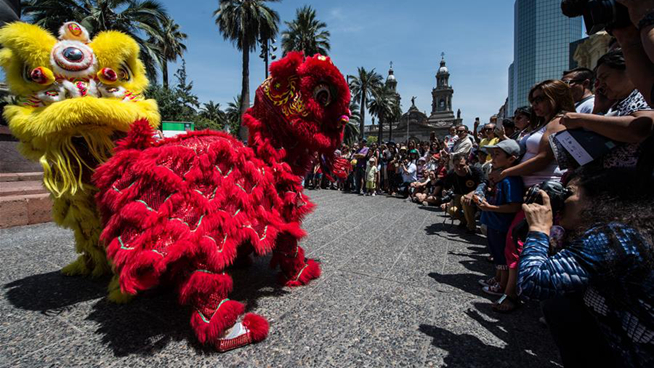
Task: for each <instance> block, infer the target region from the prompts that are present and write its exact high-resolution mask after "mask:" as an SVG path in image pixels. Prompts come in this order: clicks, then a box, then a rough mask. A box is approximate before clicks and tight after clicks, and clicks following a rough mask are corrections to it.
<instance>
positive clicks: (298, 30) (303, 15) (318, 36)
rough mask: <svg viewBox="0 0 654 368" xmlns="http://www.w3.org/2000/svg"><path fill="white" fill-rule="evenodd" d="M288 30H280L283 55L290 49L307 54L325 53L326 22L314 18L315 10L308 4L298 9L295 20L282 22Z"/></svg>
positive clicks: (327, 40) (326, 44)
mask: <svg viewBox="0 0 654 368" xmlns="http://www.w3.org/2000/svg"><path fill="white" fill-rule="evenodd" d="M284 23H285V24H286V26H287V27H288V30H286V31H284V32H282V49H283V50H284V55H286V54H287V53H288V52H290V51H304V54H305V55H307V56H313V55H315V54H322V55H327V53H328V52H329V49H330V45H329V36H330V33H329V31H327V30H326V29H325V28H327V24H326V23H325V22H321V21H319V20H318V19H316V10H315V9H313V8H312V7H311V6H309V5H305V6H304V7H302V8H300V9H298V10H297V11H296V13H295V20H294V21H292V22H284Z"/></svg>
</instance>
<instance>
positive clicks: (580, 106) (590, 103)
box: [575, 95, 595, 114]
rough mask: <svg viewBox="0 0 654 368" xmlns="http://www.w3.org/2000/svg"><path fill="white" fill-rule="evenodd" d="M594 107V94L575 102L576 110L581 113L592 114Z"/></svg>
mask: <svg viewBox="0 0 654 368" xmlns="http://www.w3.org/2000/svg"><path fill="white" fill-rule="evenodd" d="M594 107H595V95H593V96H588V97H586V98H584V99H583V100H581V101H579V102H577V103H576V104H575V109H576V110H577V112H579V113H582V114H592V113H593V108H594Z"/></svg>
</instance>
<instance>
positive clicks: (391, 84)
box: [386, 61, 397, 93]
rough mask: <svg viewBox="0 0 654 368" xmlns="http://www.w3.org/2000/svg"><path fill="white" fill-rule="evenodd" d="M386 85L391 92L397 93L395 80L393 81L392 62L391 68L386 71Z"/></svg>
mask: <svg viewBox="0 0 654 368" xmlns="http://www.w3.org/2000/svg"><path fill="white" fill-rule="evenodd" d="M386 85H387V86H388V87H390V88H391V89H392V90H393V92H396V93H397V79H395V74H393V62H392V61H391V67H390V69H388V77H386Z"/></svg>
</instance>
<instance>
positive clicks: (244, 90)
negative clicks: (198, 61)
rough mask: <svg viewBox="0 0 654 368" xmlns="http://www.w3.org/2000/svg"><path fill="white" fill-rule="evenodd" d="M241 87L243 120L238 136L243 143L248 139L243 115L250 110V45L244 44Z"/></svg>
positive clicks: (241, 120)
mask: <svg viewBox="0 0 654 368" xmlns="http://www.w3.org/2000/svg"><path fill="white" fill-rule="evenodd" d="M242 82H243V83H242V85H241V119H240V125H239V130H238V136H239V138H240V139H241V140H242V141H247V139H248V128H247V127H246V126H245V125H243V114H245V111H246V110H247V109H248V108H250V45H248V44H246V43H245V42H244V43H243V80H242Z"/></svg>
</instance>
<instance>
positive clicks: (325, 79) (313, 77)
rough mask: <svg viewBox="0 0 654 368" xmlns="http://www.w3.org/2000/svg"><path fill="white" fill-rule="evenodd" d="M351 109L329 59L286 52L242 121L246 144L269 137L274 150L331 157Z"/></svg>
mask: <svg viewBox="0 0 654 368" xmlns="http://www.w3.org/2000/svg"><path fill="white" fill-rule="evenodd" d="M349 104H350V90H349V88H348V85H347V83H346V81H345V78H344V77H343V75H342V74H341V72H340V71H339V70H338V68H336V66H335V65H334V64H333V63H332V61H331V59H330V58H329V57H327V56H323V55H315V56H313V57H308V58H306V59H305V58H304V55H303V54H302V53H301V52H290V53H288V55H287V56H286V57H284V58H283V59H281V60H279V61H277V62H275V63H273V64H272V65H271V66H270V77H269V78H268V79H266V81H264V83H263V84H262V85H261V86H260V87H259V88H258V89H257V92H256V98H255V102H254V106H253V107H252V108H251V109H249V110H248V111H247V112H246V113H245V115H244V118H243V122H244V123H245V124H246V125H247V126H248V128H249V129H250V145H252V144H257V139H261V137H270V139H271V140H272V141H274V143H276V145H277V146H278V147H277V148H284V149H286V150H291V151H304V150H307V151H309V152H315V151H317V152H320V153H321V154H323V155H325V156H329V157H331V155H333V153H334V151H335V150H336V149H337V147H338V145H339V144H340V143H341V140H342V138H343V129H344V127H345V124H346V123H347V122H348V121H349V116H350V110H349ZM298 148H299V149H298Z"/></svg>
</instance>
